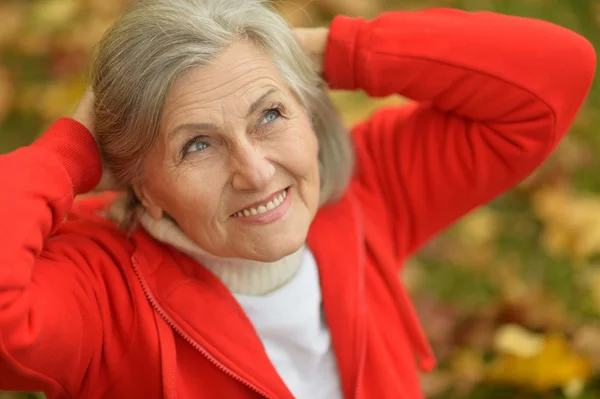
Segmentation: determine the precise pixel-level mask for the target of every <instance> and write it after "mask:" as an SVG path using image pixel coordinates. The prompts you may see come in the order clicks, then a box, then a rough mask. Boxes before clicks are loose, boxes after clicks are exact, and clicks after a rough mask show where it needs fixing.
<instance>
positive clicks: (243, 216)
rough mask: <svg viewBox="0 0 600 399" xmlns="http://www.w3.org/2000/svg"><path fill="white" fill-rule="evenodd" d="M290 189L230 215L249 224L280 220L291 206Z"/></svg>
mask: <svg viewBox="0 0 600 399" xmlns="http://www.w3.org/2000/svg"><path fill="white" fill-rule="evenodd" d="M291 200H292V198H291V189H290V188H287V189H285V190H281V191H279V192H277V193H275V194H273V195H272V196H270V198H269V199H268V200H267V201H263V202H258V203H254V204H253V206H250V207H247V208H245V209H244V210H241V211H238V212H236V213H235V214H233V215H232V217H233V218H234V219H235V220H238V221H240V222H243V223H250V224H267V223H272V222H274V221H276V220H278V219H280V218H282V217H283V216H284V215H285V214H286V212H287V211H288V209H289V207H290V204H291Z"/></svg>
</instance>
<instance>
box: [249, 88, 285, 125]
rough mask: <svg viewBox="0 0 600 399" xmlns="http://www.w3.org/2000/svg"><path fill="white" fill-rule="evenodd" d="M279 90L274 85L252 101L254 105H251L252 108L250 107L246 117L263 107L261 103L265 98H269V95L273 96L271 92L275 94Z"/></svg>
mask: <svg viewBox="0 0 600 399" xmlns="http://www.w3.org/2000/svg"><path fill="white" fill-rule="evenodd" d="M277 91H279V90H278V89H276V88H274V87H273V88H271V89H269V90H267V91H266V92H264V93H263V94H262V95H261V96H260V97H258V98H257V99H256V100H255V101H254V102H253V103H252V105H250V108H248V113H247V114H246V118H248V117H250V116H251V115H252V114H254V113H255V112H256V111H257V110H258V109H259V108H260V107H261V105H262V104H263V103H264V102H265V100H266V99H267V98H269V96H271V94H273V93H275V92H277Z"/></svg>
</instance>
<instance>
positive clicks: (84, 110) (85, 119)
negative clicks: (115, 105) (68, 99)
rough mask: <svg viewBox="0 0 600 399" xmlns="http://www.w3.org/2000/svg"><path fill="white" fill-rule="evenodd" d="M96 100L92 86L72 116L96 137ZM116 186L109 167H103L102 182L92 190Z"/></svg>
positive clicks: (112, 188) (102, 189)
mask: <svg viewBox="0 0 600 399" xmlns="http://www.w3.org/2000/svg"><path fill="white" fill-rule="evenodd" d="M94 101H95V97H94V91H93V90H92V88H91V86H90V87H88V88H87V89H86V91H85V93H84V94H83V96H82V97H81V100H79V103H78V104H77V107H76V108H75V111H73V114H72V115H71V118H72V119H74V120H76V121H77V122H79V123H81V124H82V125H83V126H85V127H86V128H87V129H88V130H89V131H90V133H91V134H92V136H93V137H94V139H95V138H96V136H95V134H94V126H95V123H94ZM116 187H117V184H116V181H115V179H114V177H113V175H112V173H110V171H109V170H108V169H107V168H103V171H102V178H101V179H100V183H98V185H97V186H96V187H95V188H94V190H92V191H96V192H97V191H108V190H114V189H115V188H116Z"/></svg>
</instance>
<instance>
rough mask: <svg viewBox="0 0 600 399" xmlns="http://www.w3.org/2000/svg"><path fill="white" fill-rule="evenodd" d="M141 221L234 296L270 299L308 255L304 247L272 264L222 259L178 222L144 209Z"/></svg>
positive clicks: (139, 217)
mask: <svg viewBox="0 0 600 399" xmlns="http://www.w3.org/2000/svg"><path fill="white" fill-rule="evenodd" d="M138 219H139V221H140V224H141V225H142V227H143V228H144V229H145V230H146V232H148V234H149V235H151V236H152V237H154V238H155V239H156V240H158V241H160V242H163V243H165V244H168V245H171V246H172V247H174V248H175V249H177V250H178V251H180V252H182V253H184V254H185V255H187V256H189V257H190V258H192V259H194V260H195V261H197V262H198V263H200V264H201V265H202V266H204V267H206V268H207V269H209V270H210V271H211V272H212V273H213V274H215V275H216V276H217V277H218V278H219V279H220V280H221V281H222V282H223V284H224V285H225V286H226V287H227V288H228V289H229V290H230V291H231V292H232V293H234V294H241V295H266V294H268V293H270V292H273V291H275V290H276V289H277V288H279V287H281V286H283V285H285V284H286V283H287V282H289V281H290V280H291V279H292V278H293V277H294V275H295V274H296V272H297V271H298V269H299V268H300V264H301V263H302V258H303V255H304V251H305V246H304V245H303V246H302V247H300V249H298V250H297V251H296V252H294V253H293V254H291V255H288V256H286V257H284V258H282V259H280V260H278V261H276V262H269V263H267V262H258V261H253V260H247V259H240V258H222V257H218V256H215V255H212V254H210V253H208V252H207V251H205V250H204V249H202V248H200V247H199V246H198V245H197V244H196V243H195V242H193V241H192V240H191V239H190V238H189V237H188V236H187V235H186V234H185V233H184V232H183V230H181V228H180V227H179V226H178V225H177V224H176V223H175V222H174V221H172V220H170V219H168V218H161V219H159V220H155V219H153V218H152V217H151V216H150V215H149V214H148V213H146V212H145V211H144V210H141V209H140V210H139V211H138Z"/></svg>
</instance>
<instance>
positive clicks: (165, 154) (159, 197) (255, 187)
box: [142, 42, 320, 260]
mask: <svg viewBox="0 0 600 399" xmlns="http://www.w3.org/2000/svg"><path fill="white" fill-rule="evenodd" d="M270 89H275V91H276V92H275V93H273V94H271V95H270V96H269V97H268V99H267V100H266V101H265V103H264V104H262V105H261V107H260V108H259V110H258V111H257V112H256V113H254V114H253V115H251V116H250V117H249V118H248V117H247V113H248V110H249V108H250V106H251V104H252V103H253V102H255V101H256V100H257V99H258V98H259V97H261V96H262V95H264V94H265V92H267V91H268V90H270ZM279 103H281V104H282V106H283V108H284V109H285V111H284V116H282V117H278V118H276V119H275V120H274V121H272V122H269V123H268V124H267V123H264V122H263V120H264V115H265V112H267V109H269V108H271V107H273V106H274V105H276V104H279ZM194 123H203V124H213V125H215V126H214V128H211V129H210V130H207V131H196V130H190V129H184V130H179V131H178V132H177V133H175V134H171V132H173V130H175V129H176V128H177V127H178V126H180V125H182V124H194ZM260 123H262V125H261V127H260V128H259V129H257V125H258V124H260ZM160 134H161V139H160V140H161V141H160V144H158V145H156V146H155V147H154V148H153V149H152V151H151V153H150V155H149V157H148V160H147V162H146V166H145V169H144V182H145V184H144V189H143V190H142V191H143V192H144V193H145V195H146V197H147V199H148V201H147V202H148V203H150V204H153V205H154V206H157V207H160V208H161V209H163V210H165V212H166V213H168V214H169V215H171V216H172V217H173V218H174V219H175V220H176V221H177V223H178V224H179V225H180V227H181V228H182V230H183V231H184V232H185V233H186V234H187V235H188V236H189V237H190V238H191V239H192V240H193V241H195V242H196V243H197V244H198V245H199V246H201V247H202V248H203V249H205V250H207V251H208V252H211V253H213V254H215V255H218V256H228V257H241V258H248V259H255V260H265V259H271V260H272V258H274V257H275V258H276V257H278V256H280V255H281V256H280V257H283V256H285V255H287V254H289V253H292V252H294V251H295V250H296V249H297V248H299V246H300V245H302V244H303V243H304V240H305V238H306V233H307V231H308V226H309V225H310V222H311V221H312V218H313V217H314V214H315V213H316V210H317V207H318V197H319V186H320V184H319V176H318V162H317V155H318V143H317V140H316V136H315V134H314V132H313V130H312V125H311V123H310V120H309V118H308V115H307V114H306V112H305V110H304V109H303V108H302V106H301V105H300V104H299V103H298V101H297V100H296V98H295V96H294V95H293V94H292V93H291V91H290V90H289V88H288V87H287V85H286V82H285V81H284V79H283V78H282V76H281V74H280V73H279V71H278V70H277V68H276V67H275V65H274V63H273V62H272V60H271V59H270V58H269V57H268V56H267V55H266V54H265V53H264V52H261V51H259V50H258V49H256V47H254V45H252V44H250V43H248V42H239V43H236V44H234V45H232V46H231V47H230V48H229V49H227V50H226V51H224V52H223V53H222V54H221V55H220V56H219V57H218V58H217V59H216V60H215V62H214V63H213V64H211V65H210V66H207V67H201V68H194V69H191V70H189V71H187V72H186V73H185V74H184V75H182V76H181V77H180V78H179V79H177V81H176V82H175V84H174V85H173V87H172V88H171V90H170V91H169V93H168V95H167V99H166V102H165V107H164V110H163V119H162V122H161V126H160ZM192 139H193V140H198V141H199V142H201V143H202V144H203V145H205V146H204V147H203V149H202V150H199V151H195V152H192V153H188V154H187V155H186V156H185V157H183V158H182V157H181V153H182V149H183V147H184V146H185V144H186V143H188V142H189V141H190V140H192ZM253 173H255V174H254V175H253ZM240 182H241V183H244V184H235V183H240ZM286 187H292V188H293V190H294V191H293V195H292V197H291V198H292V204H291V207H290V210H289V212H288V214H287V216H286V219H285V220H284V221H281V222H276V223H274V224H272V225H268V226H250V225H245V224H243V223H241V222H240V221H239V220H236V219H235V218H233V217H232V214H233V213H235V212H236V211H238V210H239V209H240V208H242V207H243V206H244V205H245V204H248V203H252V202H256V201H258V200H260V199H263V198H265V197H267V196H268V195H269V194H272V193H273V192H276V191H278V190H281V189H283V188H286Z"/></svg>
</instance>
